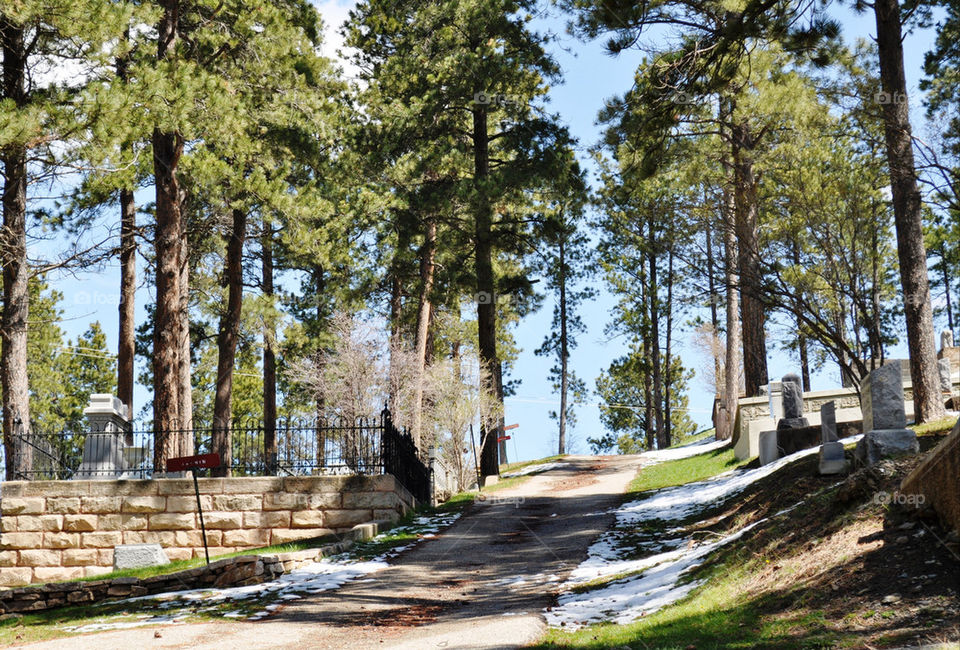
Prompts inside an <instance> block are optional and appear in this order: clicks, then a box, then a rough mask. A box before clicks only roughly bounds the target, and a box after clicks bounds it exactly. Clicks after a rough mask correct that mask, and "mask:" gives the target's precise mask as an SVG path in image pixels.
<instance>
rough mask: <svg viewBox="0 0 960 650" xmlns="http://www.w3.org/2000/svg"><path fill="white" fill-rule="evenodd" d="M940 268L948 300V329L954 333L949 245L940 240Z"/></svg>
mask: <svg viewBox="0 0 960 650" xmlns="http://www.w3.org/2000/svg"><path fill="white" fill-rule="evenodd" d="M939 252H940V270H941V271H942V272H943V294H944V297H945V298H946V300H947V329H949V330H950V333H951V334H953V301H952V300H951V299H950V273H949V269H948V268H947V247H946V246H945V245H944V243H943V242H942V241H941V242H940V251H939Z"/></svg>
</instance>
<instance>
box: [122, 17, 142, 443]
mask: <svg viewBox="0 0 960 650" xmlns="http://www.w3.org/2000/svg"><path fill="white" fill-rule="evenodd" d="M125 37H127V38H129V30H128V31H127V32H126V33H125ZM128 64H129V60H128V58H127V57H126V56H124V57H120V58H119V59H117V77H118V78H119V79H120V80H122V81H126V80H127V77H128V73H127V67H128ZM136 292H137V203H136V199H135V198H134V195H133V188H126V187H125V188H123V189H121V190H120V304H119V306H118V312H119V322H118V330H119V335H118V339H119V340H118V343H117V397H118V398H119V399H120V401H121V402H123V404H124V405H125V406H126V408H127V419H128V420H131V421H132V420H133V387H134V384H135V381H136V376H135V370H134V355H135V352H134V349H135V346H136V334H137V332H136V325H137V323H136ZM127 443H128V444H130V445H132V444H133V434H132V433H131V434H129V435H128V436H127Z"/></svg>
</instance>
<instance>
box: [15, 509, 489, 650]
mask: <svg viewBox="0 0 960 650" xmlns="http://www.w3.org/2000/svg"><path fill="white" fill-rule="evenodd" d="M474 496H475V493H461V494H458V495H456V496H455V497H454V498H453V499H450V500H449V501H447V502H446V503H444V504H442V505H440V506H438V507H436V508H430V507H422V508H418V509H417V510H415V511H411V512H408V513H407V514H406V516H404V517H403V518H402V519H401V520H399V521H398V522H396V524H395V525H394V527H393V528H391V529H389V530H388V531H386V532H385V533H384V534H382V536H380V538H379V539H376V540H368V541H366V542H359V543H357V544H354V545H353V547H351V548H350V550H349V551H347V552H346V553H344V556H348V557H353V558H357V559H365V558H370V557H374V556H376V555H380V554H382V553H384V552H386V551H389V550H391V549H393V548H396V547H397V546H403V545H406V544H408V543H410V542H412V541H415V540H416V539H417V538H418V536H419V534H420V533H419V532H418V529H417V527H416V526H412V525H411V524H412V522H413V519H414V518H415V517H418V516H421V515H430V514H443V513H452V512H456V511H458V510H462V509H464V508H466V507H467V506H468V505H469V504H470V503H472V501H473V498H474ZM390 531H396V532H390ZM336 541H339V539H338V538H337V537H336V536H327V537H319V538H313V539H308V540H301V541H298V542H292V543H290V544H282V545H277V546H268V547H264V548H258V549H248V550H244V551H238V552H236V553H230V554H225V555H220V556H217V558H216V559H223V558H227V557H234V556H237V555H254V554H256V555H261V554H278V553H286V552H290V551H301V550H306V549H310V548H317V547H319V546H322V545H324V544H328V543H331V542H336ZM213 559H214V558H211V561H212V560H213ZM203 564H204V560H203V559H202V558H194V559H192V560H182V561H177V562H171V563H170V564H166V565H163V566H161V567H148V568H145V569H137V570H125V571H115V572H113V573H110V574H107V575H103V576H97V577H92V578H85V579H83V580H104V579H110V578H119V577H137V578H147V577H151V576H154V575H166V574H168V573H174V572H176V571H182V570H184V569H190V568H194V567H198V566H201V565H203ZM31 586H33V585H31ZM268 602H270V597H269V596H268V595H265V596H263V597H261V598H253V599H249V600H248V601H246V600H245V601H229V602H224V603H219V604H216V605H215V606H211V605H210V603H207V602H206V601H199V602H198V603H195V604H189V603H184V604H182V606H179V605H178V607H177V608H176V609H178V610H187V611H188V613H187V614H186V617H187V618H188V619H189V620H199V621H207V620H214V621H222V620H223V614H224V613H226V612H227V611H230V610H240V611H242V612H243V613H244V616H247V615H250V614H252V613H253V612H254V611H257V610H260V609H262V608H263V606H264V605H266V604H267V603H268ZM148 613H149V614H151V615H154V614H156V613H157V610H156V607H155V603H153V602H152V601H145V602H143V603H123V602H111V601H105V602H100V603H96V604H94V605H93V606H90V605H81V606H72V607H61V608H58V609H54V610H50V611H46V612H37V613H24V614H22V615H17V616H11V617H10V618H8V619H5V620H0V646H6V645H12V644H14V643H17V644H21V643H33V642H37V641H43V640H47V639H57V638H63V637H66V636H71V635H73V634H76V633H75V632H67V631H65V629H64V628H68V627H76V626H81V625H89V624H92V623H117V622H126V621H135V620H137V618H138V617H141V618H142V617H143V615H144V614H148Z"/></svg>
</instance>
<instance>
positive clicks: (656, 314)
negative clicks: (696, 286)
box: [647, 210, 663, 449]
mask: <svg viewBox="0 0 960 650" xmlns="http://www.w3.org/2000/svg"><path fill="white" fill-rule="evenodd" d="M656 232H657V231H656V224H655V223H654V218H653V211H652V210H651V211H650V212H649V213H648V216H647V263H648V265H649V267H650V271H649V273H650V276H649V278H650V292H649V294H648V295H649V297H650V300H649V308H650V364H651V365H652V366H653V416H654V422H655V428H654V437H655V438H656V439H657V449H663V366H662V362H661V359H660V287H659V286H658V285H657V247H658V245H657V240H656Z"/></svg>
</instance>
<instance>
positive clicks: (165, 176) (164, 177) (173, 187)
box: [153, 0, 183, 471]
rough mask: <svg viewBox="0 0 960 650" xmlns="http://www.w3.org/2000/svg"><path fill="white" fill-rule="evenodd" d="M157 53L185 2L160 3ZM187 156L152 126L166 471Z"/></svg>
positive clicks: (175, 417)
mask: <svg viewBox="0 0 960 650" xmlns="http://www.w3.org/2000/svg"><path fill="white" fill-rule="evenodd" d="M161 4H162V7H163V10H164V12H163V17H162V19H161V21H160V25H159V27H158V30H157V32H158V41H157V58H158V59H159V60H163V59H165V58H166V57H167V54H168V52H172V49H173V46H174V44H175V42H176V38H177V28H178V23H179V10H180V3H179V2H178V1H177V0H166V1H165V2H163V3H161ZM182 155H183V138H182V137H181V136H180V135H179V134H177V133H170V132H164V131H161V130H160V129H159V128H155V129H154V131H153V170H154V184H155V186H156V229H155V239H154V248H155V252H156V292H157V302H156V310H155V313H154V326H153V341H154V343H153V426H154V429H156V432H157V433H156V437H155V439H154V456H153V462H154V468H155V469H156V470H158V471H165V469H166V461H167V459H168V458H173V457H176V456H177V455H178V454H179V452H180V446H179V440H178V437H179V436H178V435H177V432H178V431H179V430H180V427H181V426H182V421H181V419H180V353H181V342H180V336H181V318H180V261H181V250H180V249H181V238H182V236H183V224H182V218H181V213H180V210H181V205H180V183H179V180H178V179H177V168H178V166H179V164H180V157H181V156H182Z"/></svg>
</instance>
